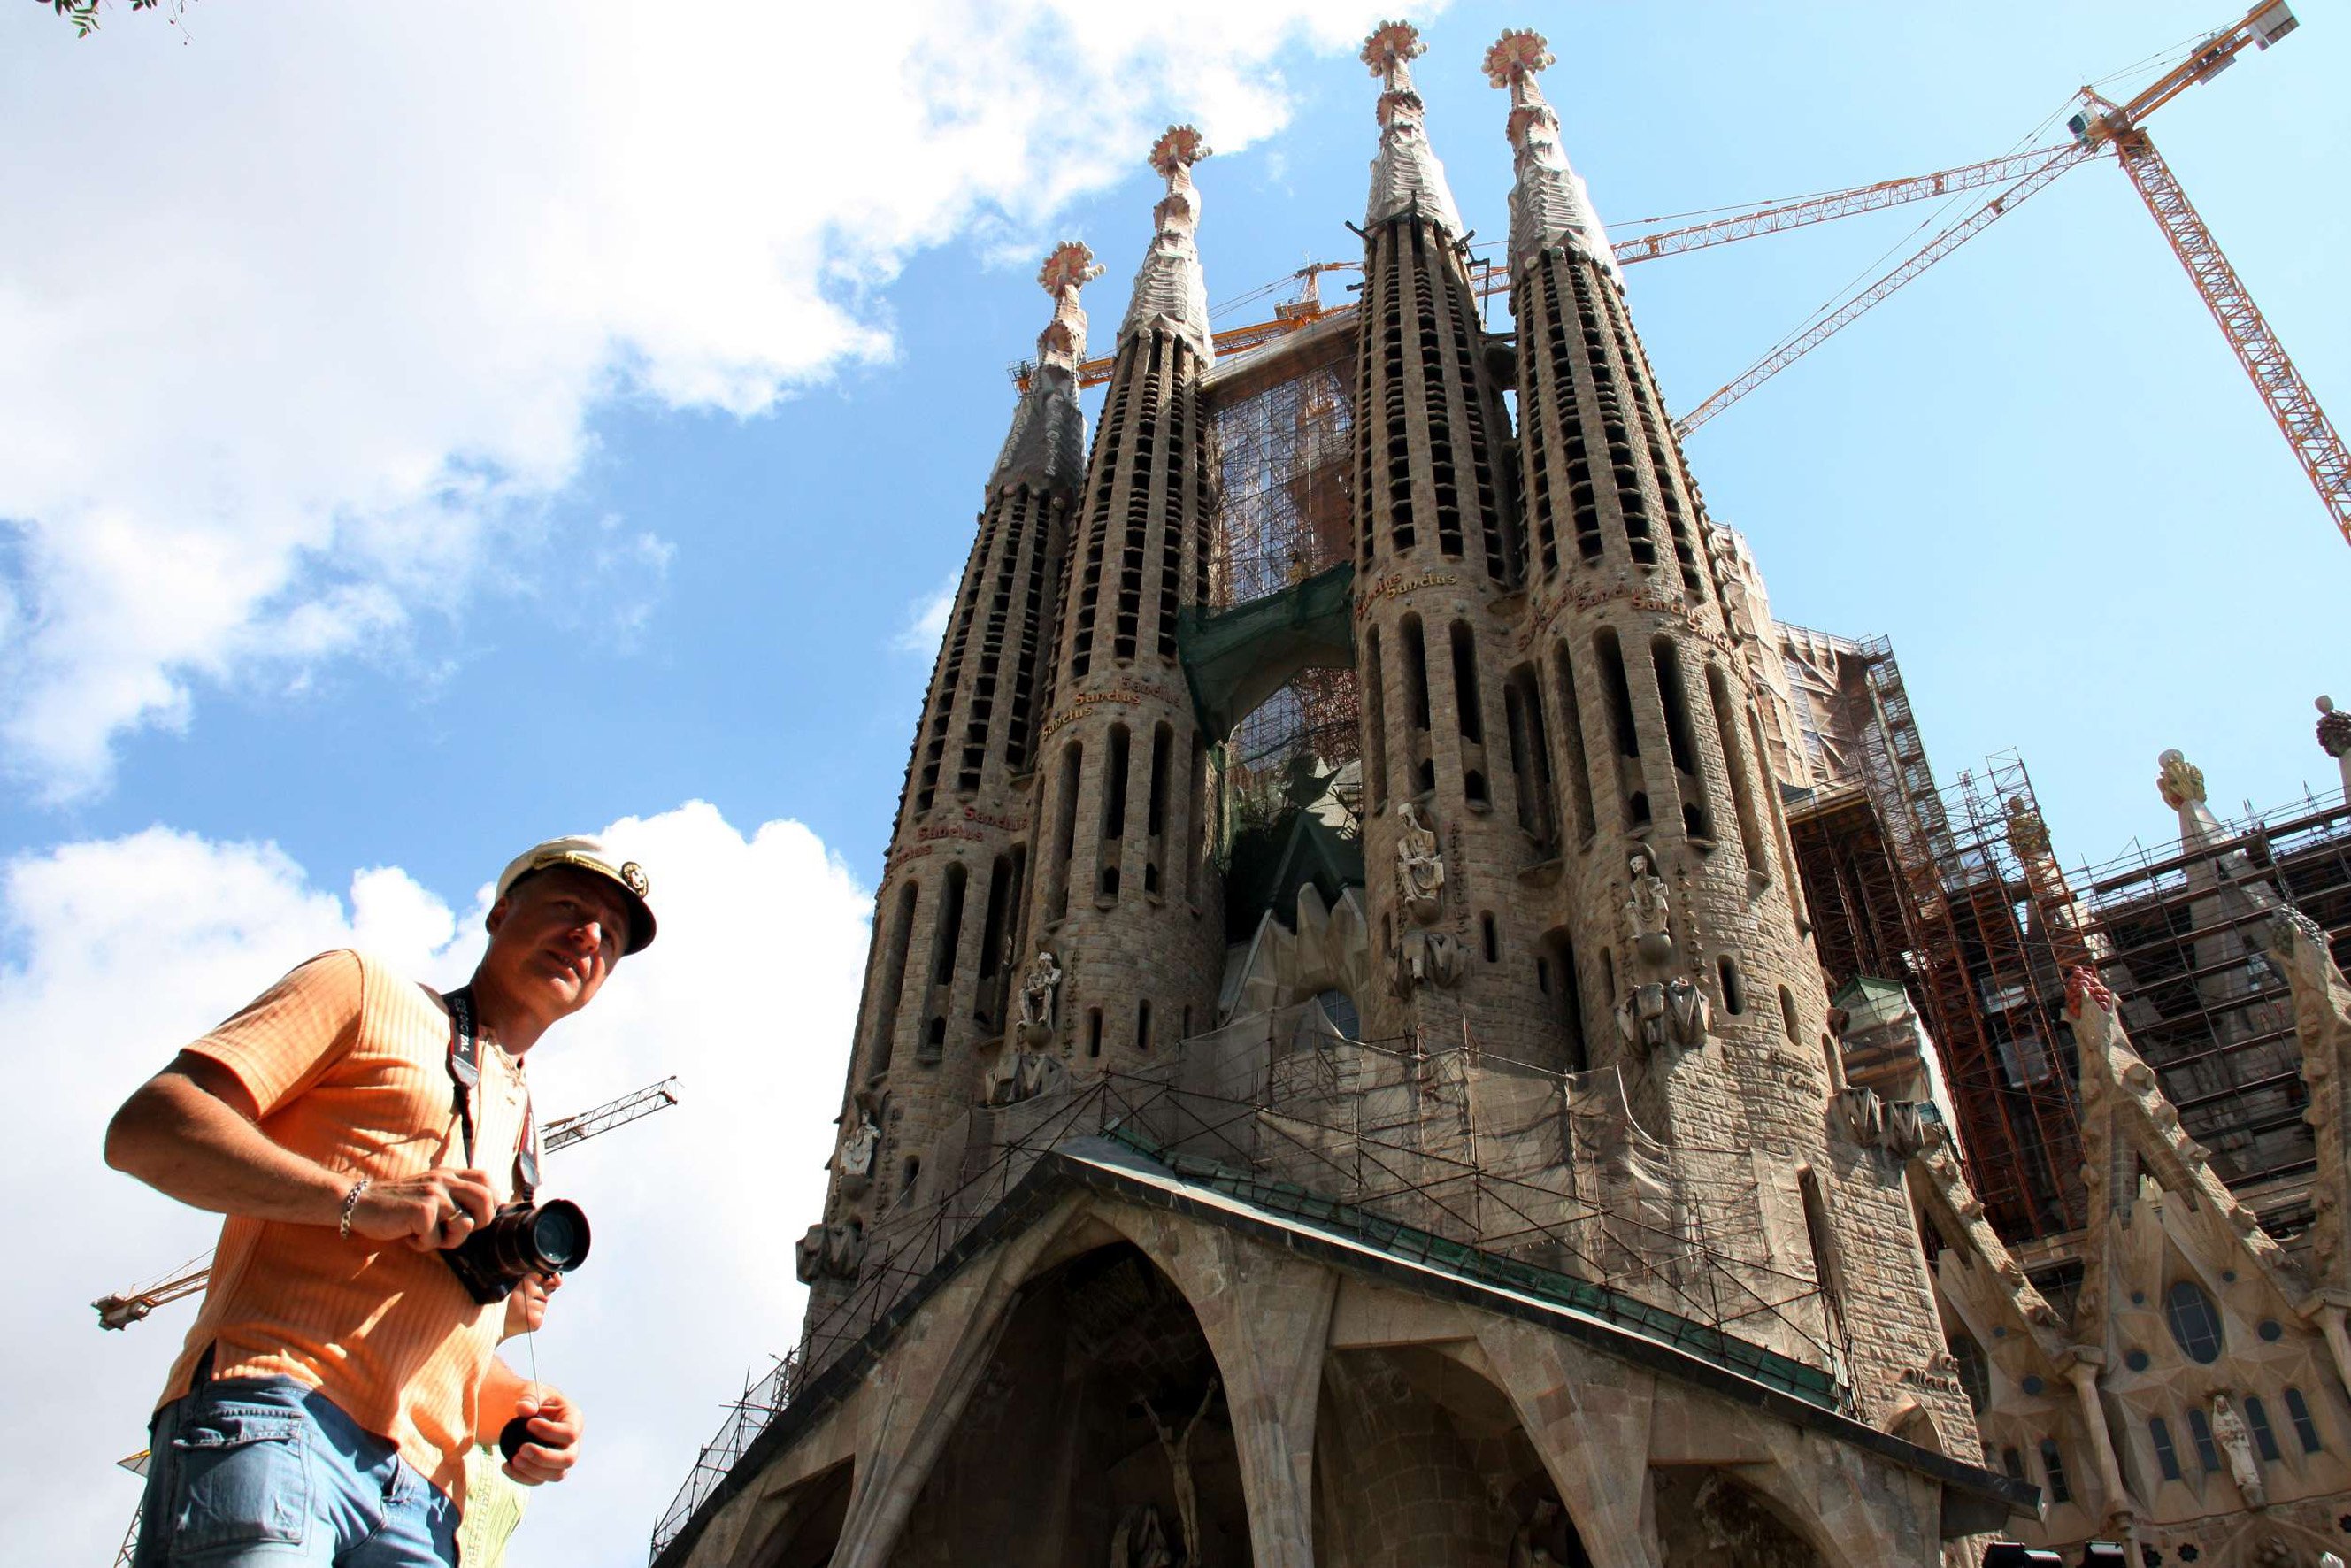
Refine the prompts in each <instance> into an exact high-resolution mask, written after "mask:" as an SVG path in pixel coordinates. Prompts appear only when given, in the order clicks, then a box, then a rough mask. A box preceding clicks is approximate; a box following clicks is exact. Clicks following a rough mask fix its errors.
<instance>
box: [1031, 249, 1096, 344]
mask: <svg viewBox="0 0 2351 1568" xmlns="http://www.w3.org/2000/svg"><path fill="white" fill-rule="evenodd" d="M1101 276H1102V268H1101V267H1098V266H1096V265H1095V263H1094V253H1093V252H1092V251H1091V250H1089V249H1087V248H1086V246H1085V244H1084V242H1082V241H1081V240H1073V239H1071V240H1063V241H1062V242H1061V244H1060V245H1058V246H1055V247H1054V249H1053V254H1052V255H1050V256H1047V257H1046V258H1045V265H1044V266H1043V267H1040V268H1039V269H1038V272H1037V283H1038V286H1039V287H1041V288H1043V289H1044V291H1045V292H1046V293H1048V294H1050V295H1051V296H1052V297H1053V319H1052V321H1051V323H1050V324H1049V325H1048V326H1047V327H1046V329H1045V330H1044V332H1043V333H1042V334H1041V335H1040V337H1039V338H1038V340H1037V362H1038V363H1039V364H1043V365H1061V366H1062V367H1064V368H1066V369H1069V370H1075V369H1076V368H1077V367H1078V365H1079V363H1080V362H1081V361H1083V360H1084V359H1085V357H1086V313H1085V311H1084V309H1083V308H1081V307H1080V306H1079V304H1078V290H1079V289H1081V288H1083V287H1085V286H1086V285H1087V284H1089V283H1092V281H1093V280H1094V279H1095V278H1097V277H1101Z"/></svg>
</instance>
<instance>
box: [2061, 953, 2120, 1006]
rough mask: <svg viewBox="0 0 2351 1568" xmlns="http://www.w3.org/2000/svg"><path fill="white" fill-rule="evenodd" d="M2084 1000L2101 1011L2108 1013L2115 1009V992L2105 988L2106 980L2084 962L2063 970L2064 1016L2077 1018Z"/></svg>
mask: <svg viewBox="0 0 2351 1568" xmlns="http://www.w3.org/2000/svg"><path fill="white" fill-rule="evenodd" d="M2085 1002H2086V1003H2088V1004H2089V1005H2091V1006H2093V1007H2095V1008H2096V1009H2098V1010H2099V1011H2101V1012H2107V1013H2110V1012H2113V1011H2114V1010H2115V993H2114V992H2113V991H2111V990H2109V989H2107V988H2106V982H2105V980H2103V979H2101V978H2100V977H2099V976H2098V972H2097V971H2096V970H2095V969H2093V968H2091V967H2089V966H2087V965H2076V966H2075V967H2073V968H2071V969H2068V970H2066V971H2065V1016H2066V1017H2068V1018H2073V1019H2079V1018H2080V1017H2081V1016H2082V1007H2083V1004H2084V1003H2085Z"/></svg>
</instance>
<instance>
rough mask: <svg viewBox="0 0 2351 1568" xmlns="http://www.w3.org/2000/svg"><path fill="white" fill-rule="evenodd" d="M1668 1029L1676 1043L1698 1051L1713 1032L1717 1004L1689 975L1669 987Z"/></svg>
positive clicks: (1667, 990) (1667, 988)
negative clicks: (1715, 1005)
mask: <svg viewBox="0 0 2351 1568" xmlns="http://www.w3.org/2000/svg"><path fill="white" fill-rule="evenodd" d="M1666 1028H1667V1033H1669V1034H1671V1035H1672V1036H1673V1040H1674V1043H1675V1044H1676V1045H1678V1046H1680V1047H1681V1048H1682V1049H1684V1050H1685V1051H1696V1050H1697V1049H1698V1047H1700V1046H1702V1045H1704V1044H1705V1043H1706V1041H1707V1036H1708V1034H1710V1033H1712V1032H1713V1030H1714V1004H1713V1003H1712V1002H1710V1001H1708V999H1707V995H1706V992H1705V991H1703V990H1701V989H1700V988H1698V984H1697V983H1696V982H1695V981H1693V980H1692V979H1691V978H1690V977H1688V976H1687V975H1677V976H1676V977H1674V978H1673V979H1672V980H1670V981H1668V982H1667V986H1666Z"/></svg>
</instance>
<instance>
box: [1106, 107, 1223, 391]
mask: <svg viewBox="0 0 2351 1568" xmlns="http://www.w3.org/2000/svg"><path fill="white" fill-rule="evenodd" d="M1211 151H1212V150H1211V149H1210V148H1209V146H1208V143H1207V139H1206V138H1204V137H1203V136H1202V135H1201V134H1200V131H1199V128H1198V127H1196V126H1191V125H1171V126H1169V127H1168V128H1167V129H1166V130H1165V131H1162V132H1161V133H1160V136H1159V140H1158V141H1155V142H1153V143H1152V144H1151V167H1152V168H1153V169H1154V170H1155V172H1157V173H1158V175H1159V177H1160V178H1161V179H1163V180H1165V181H1166V182H1167V193H1166V194H1165V196H1162V197H1161V198H1160V199H1159V205H1158V206H1157V208H1155V210H1154V212H1153V214H1152V215H1153V221H1154V223H1155V225H1156V228H1157V233H1156V234H1155V235H1154V236H1153V237H1152V241H1151V248H1150V249H1149V250H1148V251H1146V252H1144V257H1143V268H1142V270H1141V271H1140V272H1138V273H1136V274H1135V277H1134V299H1133V300H1132V301H1130V302H1129V304H1128V305H1127V308H1126V320H1125V322H1124V323H1123V325H1122V326H1121V327H1120V328H1119V329H1118V335H1119V338H1120V339H1121V340H1122V341H1123V340H1124V339H1125V338H1126V336H1127V335H1128V334H1129V333H1131V332H1137V331H1141V330H1143V329H1145V328H1148V327H1151V326H1153V325H1157V326H1160V327H1162V328H1165V329H1166V330H1168V331H1171V332H1174V333H1175V335H1176V336H1177V337H1179V338H1181V339H1182V340H1184V341H1186V342H1187V343H1189V344H1191V345H1192V347H1193V349H1194V350H1195V351H1196V352H1197V353H1198V354H1199V356H1200V357H1201V358H1202V359H1203V360H1207V361H1211V362H1213V361H1215V359H1216V357H1217V352H1216V344H1215V343H1214V342H1213V341H1212V340H1210V338H1209V336H1208V300H1207V280H1206V279H1205V278H1204V277H1202V276H1201V274H1200V253H1199V251H1198V249H1197V247H1196V246H1194V244H1193V240H1192V235H1193V234H1194V232H1195V231H1196V230H1197V229H1198V227H1199V226H1200V193H1199V191H1198V190H1197V189H1196V187H1195V186H1194V185H1193V183H1192V165H1193V164H1195V163H1197V162H1200V161H1201V160H1202V159H1204V158H1207V157H1209V156H1210V155H1211Z"/></svg>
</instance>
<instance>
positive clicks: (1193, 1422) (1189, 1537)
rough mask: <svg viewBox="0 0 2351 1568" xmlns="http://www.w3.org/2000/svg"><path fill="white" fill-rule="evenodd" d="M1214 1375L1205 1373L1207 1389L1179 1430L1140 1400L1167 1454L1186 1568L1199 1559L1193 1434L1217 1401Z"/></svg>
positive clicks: (1197, 1501) (1179, 1546) (1198, 1513)
mask: <svg viewBox="0 0 2351 1568" xmlns="http://www.w3.org/2000/svg"><path fill="white" fill-rule="evenodd" d="M1216 1398H1217V1376H1216V1374H1214V1373H1210V1374H1209V1375H1208V1391H1207V1393H1205V1394H1203V1395H1201V1396H1200V1407H1199V1408H1198V1409H1197V1410H1195V1411H1194V1412H1192V1418H1191V1419H1190V1420H1189V1421H1186V1422H1185V1423H1184V1430H1183V1431H1182V1432H1180V1433H1178V1432H1176V1431H1175V1430H1173V1429H1172V1428H1170V1427H1168V1425H1167V1423H1165V1421H1162V1420H1161V1419H1160V1418H1159V1412H1158V1411H1156V1410H1155V1409H1153V1408H1152V1406H1151V1401H1150V1400H1148V1399H1145V1400H1144V1401H1143V1413H1144V1415H1145V1416H1149V1417H1151V1427H1152V1430H1154V1431H1155V1432H1157V1433H1158V1434H1159V1446H1160V1448H1162V1449H1164V1450H1165V1452H1166V1455H1167V1472H1168V1475H1169V1477H1170V1479H1172V1480H1173V1481H1174V1483H1175V1524H1176V1527H1177V1529H1178V1530H1179V1531H1181V1532H1182V1537H1183V1539H1181V1540H1180V1541H1178V1542H1176V1545H1177V1546H1178V1548H1180V1549H1181V1550H1182V1552H1183V1553H1184V1562H1185V1563H1186V1568H1191V1565H1192V1564H1195V1563H1198V1562H1199V1561H1200V1490H1199V1486H1198V1483H1197V1482H1196V1481H1195V1480H1194V1479H1193V1477H1192V1434H1193V1433H1194V1432H1196V1431H1197V1430H1199V1427H1200V1422H1201V1420H1202V1418H1203V1417H1205V1416H1207V1414H1208V1406H1210V1405H1213V1404H1214V1403H1216Z"/></svg>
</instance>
